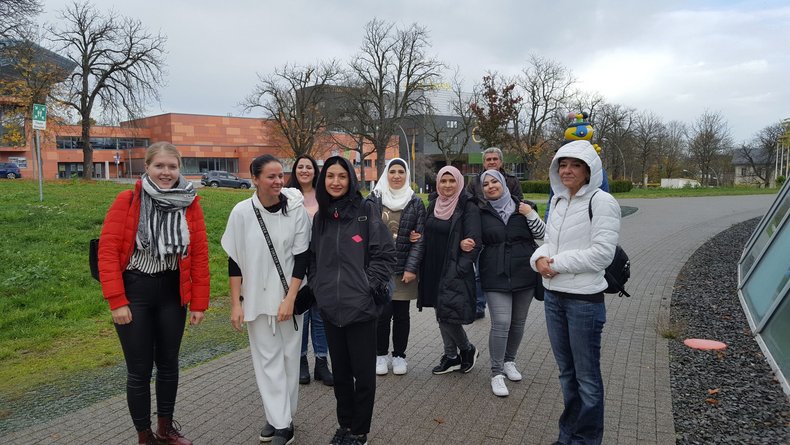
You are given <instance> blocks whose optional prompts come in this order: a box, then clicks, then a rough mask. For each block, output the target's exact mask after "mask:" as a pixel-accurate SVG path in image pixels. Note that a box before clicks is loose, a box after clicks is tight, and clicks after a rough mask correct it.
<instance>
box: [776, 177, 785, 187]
mask: <svg viewBox="0 0 790 445" xmlns="http://www.w3.org/2000/svg"><path fill="white" fill-rule="evenodd" d="M785 181H787V178H785V176H784V175H779V176H777V177H776V186H777V187H781V186H782V185H784V183H785Z"/></svg>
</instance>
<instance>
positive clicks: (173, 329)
mask: <svg viewBox="0 0 790 445" xmlns="http://www.w3.org/2000/svg"><path fill="white" fill-rule="evenodd" d="M123 284H124V288H125V290H126V298H127V299H128V300H129V309H130V310H131V312H132V322H131V323H129V324H124V325H119V324H116V325H115V330H116V331H117V332H118V338H119V339H120V340H121V347H122V348H123V355H124V358H125V359H126V371H127V375H126V402H127V403H128V405H129V413H130V414H131V415H132V421H133V422H134V426H135V428H136V429H137V431H143V430H145V429H147V428H150V427H151V372H152V370H153V365H154V363H156V406H157V413H158V415H159V416H160V417H172V416H173V409H174V407H175V404H176V393H177V392H178V352H179V349H180V347H181V337H182V336H183V334H184V324H185V322H186V307H184V306H181V296H180V289H179V278H178V271H170V272H166V273H162V274H158V275H156V276H151V275H146V274H142V273H140V272H136V271H127V272H124V274H123Z"/></svg>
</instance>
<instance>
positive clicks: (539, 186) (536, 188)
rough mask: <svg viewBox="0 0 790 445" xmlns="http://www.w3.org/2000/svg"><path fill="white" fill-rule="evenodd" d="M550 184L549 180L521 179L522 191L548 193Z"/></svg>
mask: <svg viewBox="0 0 790 445" xmlns="http://www.w3.org/2000/svg"><path fill="white" fill-rule="evenodd" d="M549 190H551V184H550V183H549V181H521V191H522V192H524V193H544V194H547V195H548V194H549Z"/></svg>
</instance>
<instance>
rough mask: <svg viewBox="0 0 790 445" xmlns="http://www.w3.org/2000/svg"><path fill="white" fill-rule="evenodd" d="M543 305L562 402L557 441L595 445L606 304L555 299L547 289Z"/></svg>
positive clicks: (601, 404) (601, 399) (601, 409)
mask: <svg viewBox="0 0 790 445" xmlns="http://www.w3.org/2000/svg"><path fill="white" fill-rule="evenodd" d="M543 303H544V305H545V313H546V329H547V330H548V334H549V341H550V342H551V350H552V351H553V352H554V358H555V360H556V361H557V365H558V367H559V368H560V386H561V387H562V396H563V399H564V402H565V409H564V410H563V412H562V415H561V416H560V420H559V428H560V435H559V442H560V443H561V444H566V445H571V444H574V445H575V444H595V445H598V444H600V443H601V440H602V439H603V414H604V391H603V379H602V378H601V331H602V330H603V325H604V323H606V305H605V304H604V303H591V302H588V301H584V300H574V299H571V298H561V297H557V296H555V295H554V294H552V293H551V291H550V290H548V289H546V291H545V300H544V302H543Z"/></svg>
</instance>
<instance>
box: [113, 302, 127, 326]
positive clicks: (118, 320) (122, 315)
mask: <svg viewBox="0 0 790 445" xmlns="http://www.w3.org/2000/svg"><path fill="white" fill-rule="evenodd" d="M112 321H113V323H115V324H129V323H131V322H132V311H130V310H129V305H126V306H121V307H119V308H117V309H113V310H112Z"/></svg>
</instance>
